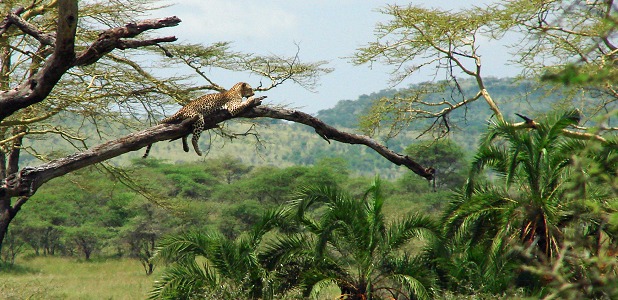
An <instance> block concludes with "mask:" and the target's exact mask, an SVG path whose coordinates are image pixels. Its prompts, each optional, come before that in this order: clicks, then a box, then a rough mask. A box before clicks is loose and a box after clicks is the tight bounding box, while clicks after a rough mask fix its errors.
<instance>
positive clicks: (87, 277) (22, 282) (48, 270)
mask: <svg viewBox="0 0 618 300" xmlns="http://www.w3.org/2000/svg"><path fill="white" fill-rule="evenodd" d="M156 278H157V274H156V272H155V274H153V275H151V276H146V274H145V273H144V271H143V269H142V266H141V265H140V263H139V262H138V261H137V260H132V259H108V260H105V261H94V262H84V261H78V260H76V259H75V258H63V257H34V258H28V259H18V260H17V262H16V267H14V268H8V269H7V268H5V269H4V270H1V271H0V299H144V298H146V296H147V294H148V291H149V290H150V289H151V288H152V283H153V281H154V280H155V279H156Z"/></svg>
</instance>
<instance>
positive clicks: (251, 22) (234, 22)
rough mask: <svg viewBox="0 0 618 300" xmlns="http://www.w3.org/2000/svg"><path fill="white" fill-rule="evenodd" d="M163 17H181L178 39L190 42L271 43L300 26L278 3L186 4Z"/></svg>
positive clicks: (222, 0)
mask: <svg viewBox="0 0 618 300" xmlns="http://www.w3.org/2000/svg"><path fill="white" fill-rule="evenodd" d="M162 13H164V14H174V15H177V16H178V17H180V18H181V19H182V23H181V25H180V26H179V27H178V29H180V30H179V31H178V34H177V35H178V36H179V37H180V38H181V39H184V40H191V41H203V40H204V39H208V40H213V39H214V40H225V41H238V40H242V39H269V38H273V37H275V36H277V35H282V34H285V33H287V32H290V31H293V30H295V28H296V27H297V25H298V19H297V17H296V16H295V15H294V13H292V12H289V11H285V10H284V9H282V8H281V6H278V5H277V4H276V1H251V0H235V1H229V0H208V1H204V0H184V1H182V2H180V3H177V4H174V5H173V6H171V7H169V8H165V9H164V10H162Z"/></svg>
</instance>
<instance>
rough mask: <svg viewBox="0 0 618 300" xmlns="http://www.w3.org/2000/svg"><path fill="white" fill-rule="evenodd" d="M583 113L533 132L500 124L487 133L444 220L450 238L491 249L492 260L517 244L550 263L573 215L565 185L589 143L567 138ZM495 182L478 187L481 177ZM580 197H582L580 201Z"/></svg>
mask: <svg viewBox="0 0 618 300" xmlns="http://www.w3.org/2000/svg"><path fill="white" fill-rule="evenodd" d="M579 118H580V115H579V112H578V111H570V112H566V113H563V114H560V115H557V116H553V117H549V118H548V119H547V120H545V121H543V122H541V124H538V125H537V126H536V128H535V129H531V130H522V129H521V128H514V127H513V126H512V125H510V124H507V123H498V124H496V125H495V126H493V127H492V128H490V129H489V130H488V133H487V134H486V135H485V136H484V137H483V141H482V142H481V145H480V147H479V149H478V153H477V154H476V156H475V158H474V161H473V163H472V168H471V171H470V176H469V179H468V183H467V186H466V188H465V190H464V191H463V192H461V193H459V194H457V195H456V197H455V199H454V200H453V201H452V202H451V203H450V205H449V207H448V208H447V210H446V212H445V215H444V224H445V225H446V234H447V236H449V237H452V238H454V239H455V240H463V239H469V240H470V241H471V242H473V243H478V242H484V243H488V244H489V245H488V246H489V247H490V249H491V251H490V252H489V253H491V254H492V255H498V253H500V252H501V251H503V250H505V247H506V244H507V243H510V242H513V241H519V243H521V244H523V245H525V246H532V245H534V247H535V248H536V249H537V250H538V251H539V252H540V253H543V254H544V255H545V256H546V257H552V256H554V255H555V254H556V253H557V251H558V250H559V249H560V246H561V240H562V236H563V232H562V228H563V227H564V226H565V222H567V221H568V220H569V219H570V218H571V217H572V215H573V212H572V211H571V210H570V209H569V208H570V204H571V203H572V200H573V199H574V198H573V197H572V195H573V194H578V193H579V191H575V190H574V189H581V187H575V186H573V185H568V184H566V183H567V182H568V181H569V179H570V178H571V176H570V175H571V174H570V173H571V172H572V170H573V168H572V166H573V164H572V158H573V155H574V154H576V153H577V150H579V149H581V148H582V147H583V145H585V143H582V142H579V141H575V140H573V139H571V138H569V137H567V136H565V135H563V131H562V130H563V129H565V128H566V127H567V126H570V125H575V124H577V123H578V122H579ZM486 169H490V170H491V172H490V173H489V174H488V175H489V176H493V177H496V179H497V180H496V181H493V182H491V183H484V184H481V183H479V182H478V181H479V178H480V175H481V174H483V171H484V170H486ZM580 196H581V195H580Z"/></svg>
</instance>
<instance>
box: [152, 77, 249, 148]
mask: <svg viewBox="0 0 618 300" xmlns="http://www.w3.org/2000/svg"><path fill="white" fill-rule="evenodd" d="M253 95H254V92H253V88H251V86H250V85H249V84H248V83H245V82H239V83H237V84H235V85H234V86H233V87H232V88H231V89H229V90H227V91H225V92H222V93H217V94H207V95H204V96H201V97H199V98H197V99H195V100H193V101H191V102H189V103H188V104H187V105H185V106H184V107H183V108H181V109H180V110H178V111H177V112H176V113H175V114H174V115H172V116H170V117H167V118H165V119H163V120H161V122H159V123H165V124H175V123H180V122H182V121H183V120H186V119H192V118H197V119H196V121H195V122H194V123H193V137H192V138H191V143H192V144H193V149H194V150H195V153H197V155H199V156H201V155H202V151H200V149H199V146H198V144H197V142H198V140H199V138H200V134H201V133H202V131H204V124H205V122H204V116H207V115H208V114H211V113H213V112H215V111H217V110H219V109H227V110H228V111H229V112H230V114H232V116H235V115H237V114H238V113H239V112H241V111H242V110H243V109H244V108H245V107H247V106H248V105H250V104H251V101H245V102H242V100H243V98H245V97H246V98H247V99H249V97H251V96H253ZM150 148H152V144H150V145H148V147H147V148H146V153H144V156H143V158H146V157H147V156H148V153H150ZM182 149H183V150H184V151H185V152H189V145H188V144H187V136H184V137H182Z"/></svg>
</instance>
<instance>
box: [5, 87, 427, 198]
mask: <svg viewBox="0 0 618 300" xmlns="http://www.w3.org/2000/svg"><path fill="white" fill-rule="evenodd" d="M263 98H264V97H262V98H256V99H255V101H254V104H253V106H251V107H249V108H248V109H247V110H245V111H244V112H242V113H241V114H239V115H238V116H237V117H244V118H275V119H281V120H288V121H292V122H296V123H301V124H305V125H307V126H311V127H313V128H314V129H315V131H316V133H317V134H318V135H320V136H321V137H322V138H324V139H325V140H327V141H330V140H331V139H332V140H336V141H339V142H342V143H347V144H361V145H365V146H367V147H369V148H371V149H373V150H374V151H376V152H377V153H379V154H380V155H382V156H383V157H385V158H386V159H388V160H389V161H391V162H393V163H395V164H397V165H404V166H405V167H407V168H408V169H410V170H412V171H413V172H414V173H416V174H418V175H420V176H422V177H424V178H426V179H428V180H430V179H432V178H433V175H434V170H433V169H432V168H424V167H423V166H421V165H420V164H418V163H416V162H415V161H414V160H413V159H412V158H410V157H408V156H405V155H401V154H398V153H395V152H393V151H392V150H390V149H388V148H387V147H385V146H383V145H381V144H379V143H378V142H376V141H374V140H373V139H371V138H369V137H367V136H363V135H358V134H352V133H347V132H342V131H339V130H337V129H336V128H334V127H332V126H330V125H327V124H325V123H324V122H322V121H321V120H319V119H317V118H315V117H313V116H311V115H309V114H306V113H303V112H300V111H297V110H288V109H281V108H271V107H257V106H258V105H260V104H261V99H263ZM231 118H233V117H232V116H231V115H230V114H229V113H228V112H227V111H225V110H223V111H218V112H215V113H213V114H212V115H210V116H209V117H208V118H207V120H208V121H207V123H206V125H205V128H208V129H212V128H215V127H218V125H217V124H218V123H220V122H223V121H225V120H229V119H231ZM192 121H193V120H185V121H184V122H182V123H180V124H161V125H157V126H154V127H151V128H148V129H145V130H142V131H139V132H135V133H132V134H129V135H127V136H124V137H121V138H119V139H116V140H113V141H109V142H106V143H103V144H101V145H99V146H96V147H93V148H91V149H89V150H86V151H83V152H79V153H75V154H72V155H69V156H66V157H64V158H60V159H56V160H53V161H50V162H48V163H44V164H42V165H39V166H37V167H25V168H23V169H21V170H20V171H19V172H18V173H14V174H11V175H9V176H8V177H7V178H6V179H5V180H4V181H2V182H0V197H5V196H9V197H16V196H20V197H29V196H31V195H33V194H34V193H35V192H36V190H37V189H38V188H39V187H40V186H41V185H42V184H43V183H45V182H47V181H49V180H50V179H53V178H56V177H58V176H62V175H64V174H67V173H69V172H72V171H75V170H78V169H81V168H84V167H86V166H89V165H93V164H96V163H100V162H103V161H105V160H108V159H110V158H113V157H116V156H119V155H122V154H125V153H128V152H131V151H136V150H139V149H141V148H143V147H145V146H147V145H149V144H152V143H154V142H158V141H163V140H174V139H178V138H180V137H183V136H186V135H188V134H189V133H190V132H191V129H192V126H191V123H192Z"/></svg>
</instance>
